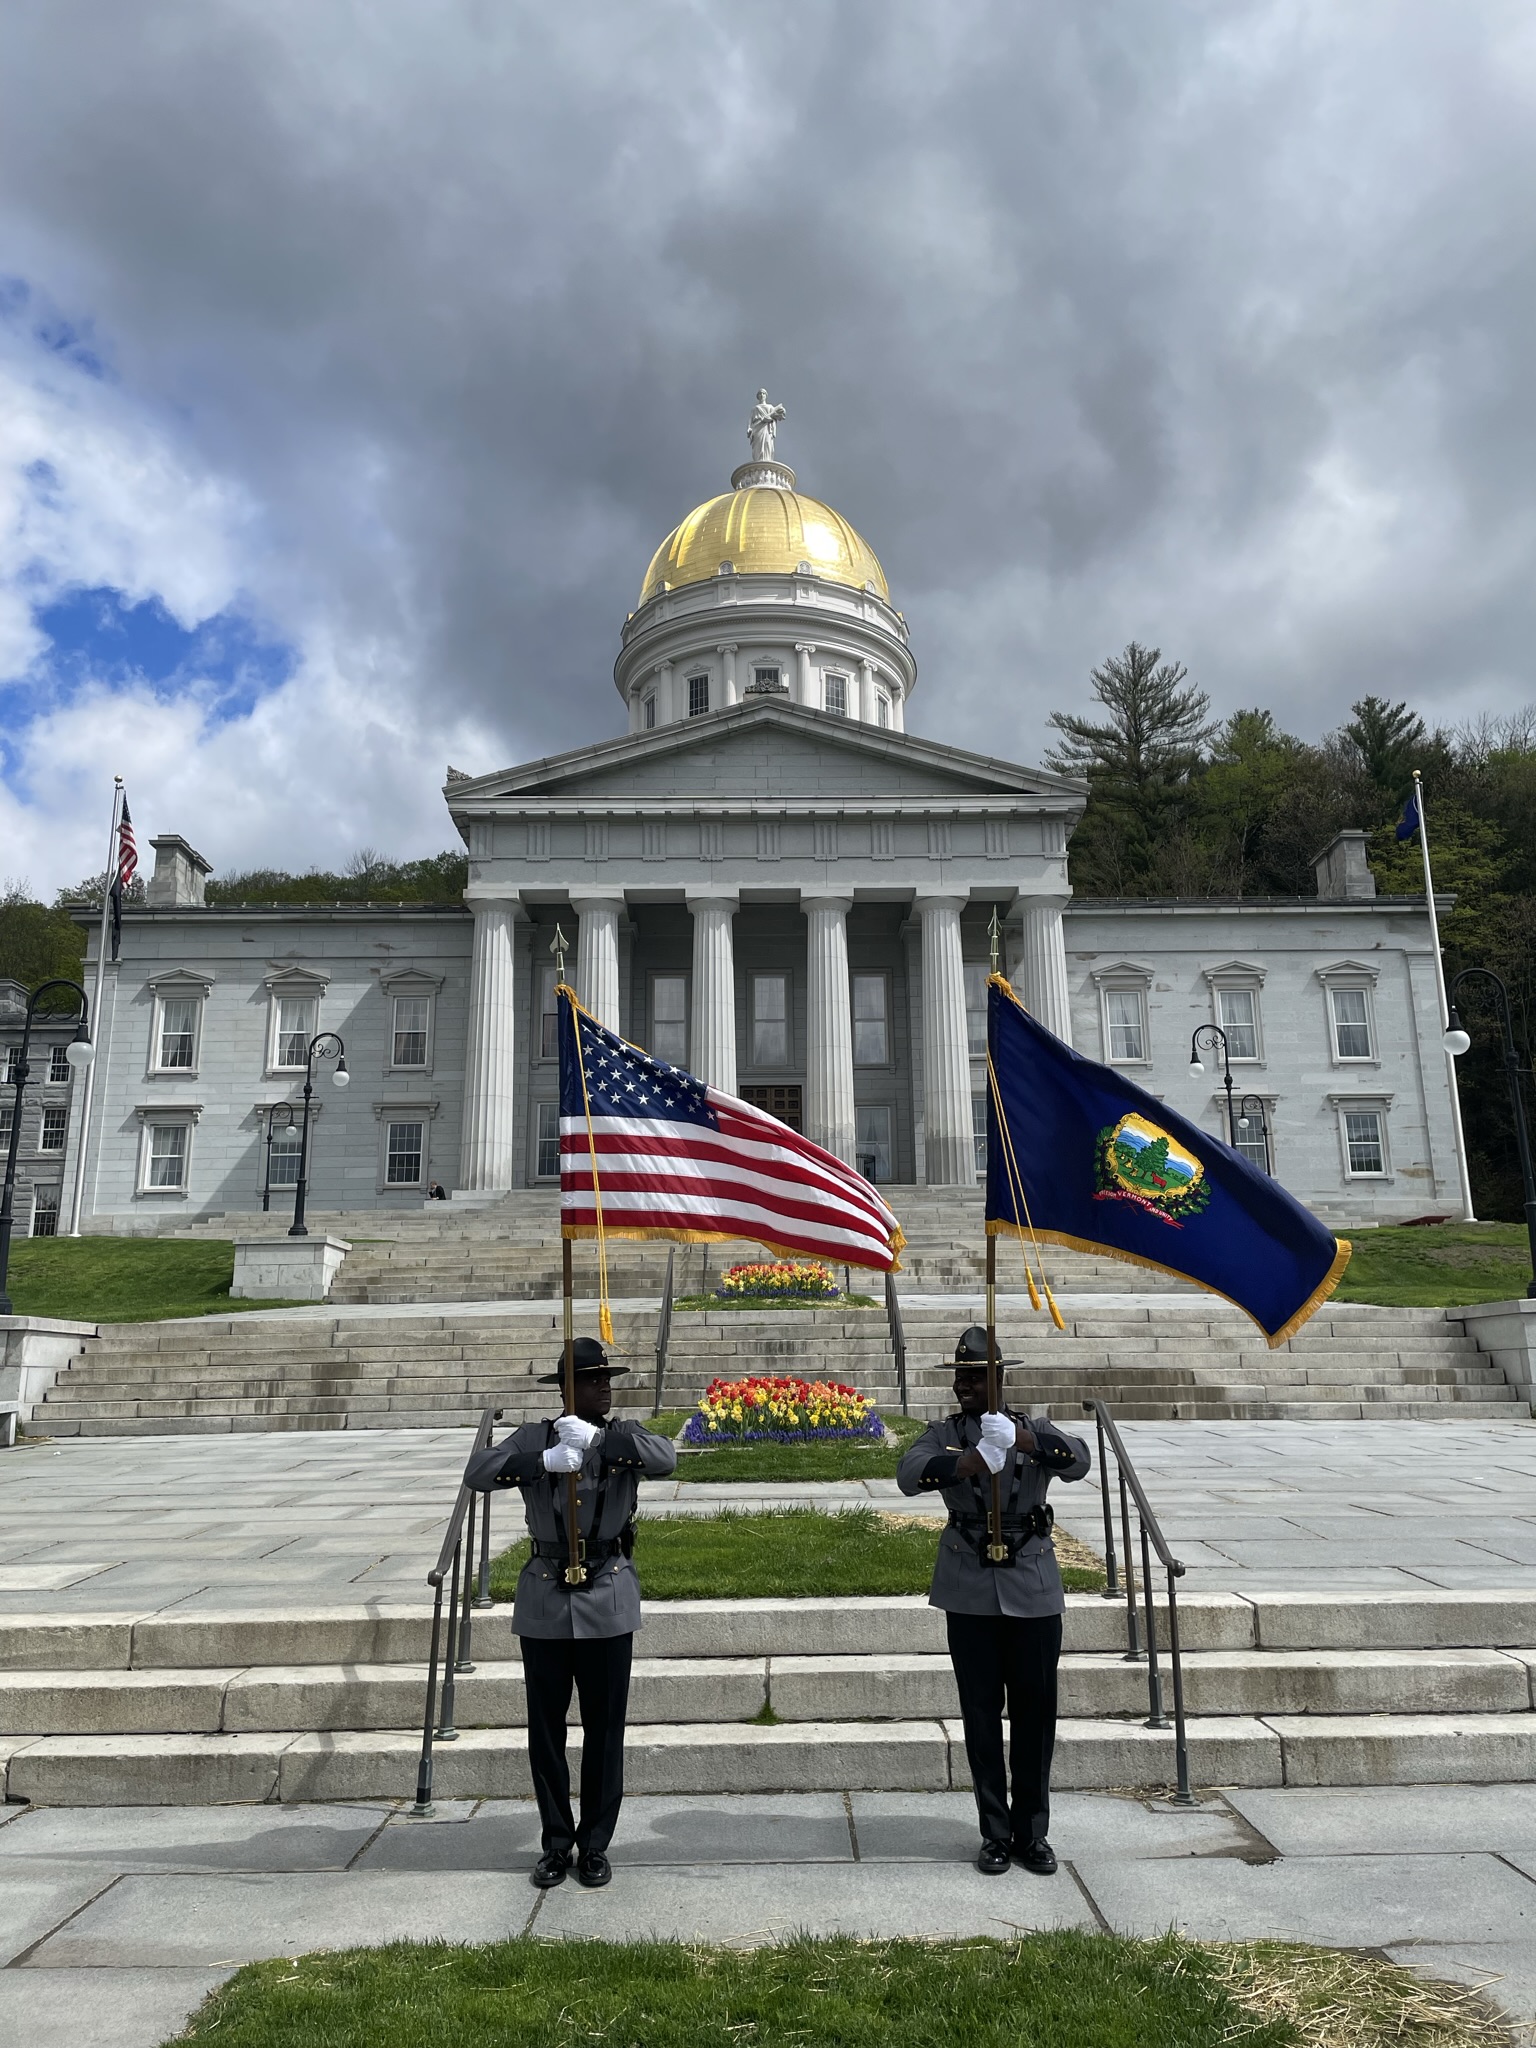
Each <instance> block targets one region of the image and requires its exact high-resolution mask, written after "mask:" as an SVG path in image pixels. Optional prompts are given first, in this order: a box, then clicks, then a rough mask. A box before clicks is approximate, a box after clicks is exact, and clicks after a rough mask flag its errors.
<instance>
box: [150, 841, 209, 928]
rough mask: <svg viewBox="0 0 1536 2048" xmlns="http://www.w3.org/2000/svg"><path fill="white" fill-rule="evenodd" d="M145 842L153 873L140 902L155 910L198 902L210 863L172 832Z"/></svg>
mask: <svg viewBox="0 0 1536 2048" xmlns="http://www.w3.org/2000/svg"><path fill="white" fill-rule="evenodd" d="M149 843H150V845H151V846H152V847H153V848H154V849H155V872H154V873H153V874H152V875H151V876H150V878H149V885H148V887H147V888H146V889H145V891H144V901H145V902H146V903H147V904H150V905H152V906H153V907H154V908H156V909H159V910H184V909H186V908H188V907H189V906H190V905H194V904H201V903H202V902H203V901H204V900H205V899H204V885H205V884H206V882H207V880H208V877H209V876H210V875H211V874H212V873H213V868H212V865H211V863H210V862H208V861H206V860H204V859H203V856H202V855H201V854H200V853H196V852H194V851H193V849H192V848H191V847H190V846H188V844H187V842H186V840H185V839H182V838H181V837H179V836H178V834H176V833H175V832H167V833H166V834H164V836H163V837H162V838H159V839H151V841H150V842H149Z"/></svg>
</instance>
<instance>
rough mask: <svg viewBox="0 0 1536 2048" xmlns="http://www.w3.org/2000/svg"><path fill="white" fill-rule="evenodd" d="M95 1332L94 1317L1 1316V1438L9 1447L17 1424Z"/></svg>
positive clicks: (39, 1400)
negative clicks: (80, 1320) (77, 1320)
mask: <svg viewBox="0 0 1536 2048" xmlns="http://www.w3.org/2000/svg"><path fill="white" fill-rule="evenodd" d="M95 1335H96V1325H95V1324H94V1323H60V1322H54V1321H52V1320H51V1319H50V1318H48V1317H46V1316H0V1443H3V1444H4V1445H5V1446H6V1447H9V1446H10V1445H11V1444H13V1443H14V1442H15V1441H16V1425H17V1424H18V1423H19V1422H29V1421H30V1420H31V1418H32V1415H33V1413H34V1411H35V1410H36V1408H37V1406H38V1404H39V1403H40V1402H41V1400H42V1398H43V1396H44V1394H46V1393H47V1391H48V1389H49V1388H50V1387H51V1386H52V1385H53V1383H54V1381H55V1380H56V1379H57V1378H58V1376H59V1374H60V1373H61V1372H63V1370H64V1369H65V1367H66V1366H67V1365H68V1364H69V1362H70V1360H71V1359H72V1358H75V1357H77V1356H78V1355H79V1353H80V1352H82V1351H83V1350H84V1349H85V1345H86V1340H87V1338H90V1337H94V1336H95Z"/></svg>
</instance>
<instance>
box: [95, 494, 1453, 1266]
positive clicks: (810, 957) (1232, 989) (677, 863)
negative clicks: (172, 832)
mask: <svg viewBox="0 0 1536 2048" xmlns="http://www.w3.org/2000/svg"><path fill="white" fill-rule="evenodd" d="M614 680H615V686H616V688H617V691H618V694H619V698H620V704H621V723H622V726H623V727H624V728H626V729H625V730H623V731H622V732H621V733H620V734H619V735H618V736H616V737H611V738H600V739H596V740H594V741H593V742H592V743H591V744H590V745H587V746H584V747H581V748H578V749H575V750H574V751H572V752H569V753H566V754H561V755H558V756H555V757H553V758H550V759H546V760H541V761H535V762H532V763H528V764H525V765H523V766H520V767H515V768H511V769H507V770H504V771H501V772H499V773H496V774H490V775H481V776H474V777H471V776H465V775H462V774H459V773H457V772H455V771H453V770H450V771H449V777H448V781H447V784H446V786H445V789H444V797H445V801H446V804H447V808H448V812H449V815H450V817H451V818H452V821H453V823H454V826H455V827H456V829H457V831H458V832H459V834H460V836H461V837H462V839H463V842H464V844H465V846H466V848H467V849H468V855H469V885H468V888H467V890H466V891H465V896H464V901H463V902H462V903H461V904H452V905H388V906H378V907H358V906H355V905H349V906H338V907H324V906H315V907H303V908H296V907H292V906H280V907H270V906H262V905H244V906H238V907H236V906H226V905H218V906H210V905H208V904H207V903H206V902H205V901H204V900H203V899H204V883H205V877H206V875H207V873H208V864H207V863H206V861H204V860H203V859H202V857H201V856H200V855H198V854H197V853H195V852H194V851H193V849H192V848H191V847H189V846H188V845H187V844H186V842H185V841H184V840H182V839H180V838H177V837H175V836H165V837H161V838H157V839H154V840H152V841H151V844H152V846H153V847H154V850H155V855H156V865H155V872H154V876H153V878H152V880H151V882H150V884H149V887H148V891H147V900H146V902H145V903H144V905H143V906H142V907H140V908H135V909H133V910H131V911H130V912H129V913H128V915H127V916H126V918H125V922H124V934H123V946H122V956H121V958H120V960H119V961H118V962H117V963H116V964H115V966H112V967H109V969H108V972H107V982H106V994H105V998H104V1003H103V1016H102V1019H101V1020H100V1031H99V1045H100V1051H99V1055H98V1059H97V1072H96V1079H95V1084H94V1086H95V1107H94V1110H93V1115H92V1123H91V1131H90V1135H89V1140H88V1146H87V1154H86V1158H85V1161H84V1182H85V1191H86V1199H85V1218H86V1221H85V1227H86V1228H87V1229H98V1230H100V1229H105V1230H136V1229H149V1230H155V1229H161V1228H164V1227H165V1224H166V1221H167V1219H168V1218H174V1219H176V1220H181V1219H189V1218H192V1217H196V1216H201V1215H206V1214H208V1213H211V1212H216V1211H250V1210H252V1209H255V1208H259V1207H260V1206H261V1202H262V1198H263V1190H264V1189H266V1190H269V1191H272V1193H271V1198H272V1199H274V1200H275V1201H276V1202H277V1203H278V1204H283V1203H285V1202H286V1200H287V1199H288V1191H289V1190H291V1187H292V1182H293V1177H294V1167H295V1158H294V1148H293V1146H292V1143H291V1142H290V1141H289V1140H288V1139H287V1138H286V1137H284V1136H283V1135H282V1133H281V1130H280V1129H278V1126H281V1125H282V1123H283V1122H284V1120H285V1119H286V1116H287V1113H288V1112H287V1109H286V1107H283V1105H287V1104H289V1103H291V1102H292V1101H293V1100H294V1099H295V1098H296V1095H297V1092H298V1087H299V1085H300V1084H301V1083H302V1078H303V1073H302V1069H303V1058H304V1050H305V1048H307V1046H308V1043H309V1041H310V1039H311V1038H312V1037H313V1036H314V1034H315V1033H316V1032H317V1031H321V1030H325V1031H335V1032H337V1033H338V1034H339V1035H340V1036H341V1038H342V1039H343V1040H344V1042H345V1046H346V1059H347V1067H348V1072H349V1078H350V1084H351V1085H350V1086H349V1087H347V1088H346V1089H345V1091H342V1090H338V1089H336V1088H335V1087H334V1086H333V1085H332V1083H331V1079H330V1076H331V1074H332V1071H333V1067H334V1062H332V1061H329V1060H325V1059H321V1060H319V1061H318V1062H317V1066H316V1072H317V1091H316V1098H315V1099H316V1101H317V1103H318V1105H319V1109H318V1114H317V1117H316V1122H315V1128H314V1137H313V1157H312V1172H311V1200H312V1202H313V1204H314V1205H315V1206H316V1207H317V1208H321V1209H343V1208H344V1209H367V1208H370V1207H374V1206H388V1205H398V1204H412V1203H419V1202H420V1201H422V1200H423V1199H424V1198H425V1197H426V1195H427V1193H428V1190H429V1188H430V1185H431V1183H432V1182H433V1181H437V1182H440V1183H441V1184H442V1185H443V1187H444V1188H445V1189H448V1190H450V1191H451V1192H452V1194H453V1196H454V1197H455V1199H459V1200H463V1201H479V1200H484V1199H486V1198H487V1197H489V1196H491V1195H493V1194H494V1193H495V1192H496V1191H498V1190H501V1189H507V1188H514V1187H523V1186H529V1185H538V1184H540V1183H545V1184H551V1185H552V1184H553V1183H554V1181H555V1179H556V1177H557V1164H558V1144H557V1136H558V1133H557V1125H556V1116H557V1073H556V1058H555V1009H554V1000H553V988H554V978H555V963H554V956H553V953H552V950H551V948H552V942H553V940H554V937H555V932H556V929H557V927H559V928H560V929H561V930H563V932H564V934H565V936H566V938H567V939H568V940H569V941H570V955H571V961H572V963H573V966H574V973H573V977H572V978H573V979H574V981H575V984H576V986H577V988H578V990H579V992H580V994H581V996H582V998H583V1000H584V1001H585V1002H586V1004H587V1005H588V1007H589V1008H590V1009H591V1010H592V1011H593V1012H594V1013H595V1014H596V1015H597V1016H598V1017H599V1018H601V1019H602V1020H603V1021H604V1022H605V1023H607V1024H610V1025H612V1026H614V1027H616V1028H617V1029H619V1030H621V1031H622V1032H624V1033H625V1034H626V1035H627V1036H629V1037H631V1038H633V1039H635V1040H637V1041H638V1042H640V1043H642V1044H644V1045H646V1046H648V1047H649V1048H650V1049H651V1050H652V1051H654V1052H656V1053H658V1054H659V1055H661V1056H663V1057H665V1058H667V1059H670V1060H674V1061H677V1062H679V1063H682V1064H686V1065H688V1066H689V1067H691V1068H692V1070H693V1071H694V1072H696V1073H698V1074H700V1075H701V1076H703V1077H704V1078H705V1079H707V1080H708V1081H710V1082H711V1083H713V1084H714V1085H715V1086H717V1087H721V1088H725V1089H729V1090H732V1091H733V1092H737V1093H740V1094H742V1095H745V1096H746V1097H747V1098H748V1099H749V1100H751V1101H754V1102H756V1103H758V1104H760V1105H761V1106H763V1107H766V1108H768V1109H770V1110H772V1111H773V1112H774V1113H775V1114H778V1115H780V1116H782V1117H784V1118H785V1119H786V1121H788V1122H790V1123H792V1124H794V1125H795V1126H796V1127H797V1128H800V1129H803V1130H804V1131H806V1132H807V1133H808V1134H810V1135H811V1136H813V1137H814V1138H816V1139H817V1140H818V1141H819V1142H820V1143H822V1144H823V1145H825V1146H827V1147H828V1148H829V1149H830V1150H831V1151H833V1152H836V1153H837V1154H838V1155H839V1156H841V1157H842V1158H845V1159H847V1160H849V1161H851V1162H853V1163H856V1164H857V1165H858V1166H859V1167H860V1168H861V1169H862V1170H863V1171H865V1172H866V1173H868V1174H870V1175H871V1176H872V1177H874V1178H876V1179H878V1180H881V1181H891V1182H898V1183H899V1182H928V1183H935V1184H945V1185H955V1184H960V1185H964V1184H968V1183H970V1182H972V1181H973V1180H974V1179H975V1177H976V1173H977V1167H978V1162H979V1157H980V1150H981V1143H982V1140H981V1137H980V1129H981V1123H982V1117H981V1105H982V1099H983V1098H982V1068H981V1058H980V1056H981V1054H982V1052H983V1050H984V1035H985V1032H984V1012H985V993H984V991H985V977H986V972H987V950H988V938H987V931H988V926H989V923H990V921H991V919H992V916H993V913H994V911H995V912H996V913H997V914H998V916H999V918H1000V921H1001V925H1002V930H1003V934H1004V943H1005V948H1006V955H1007V967H1008V972H1009V974H1010V976H1011V977H1012V979H1013V981H1014V985H1015V987H1016V988H1017V989H1018V991H1019V993H1020V995H1021V996H1022V998H1023V1000H1024V1001H1025V1002H1026V1003H1027V1004H1028V1005H1029V1007H1030V1008H1031V1009H1032V1010H1033V1011H1034V1012H1035V1014H1036V1015H1037V1016H1039V1017H1040V1018H1041V1019H1042V1021H1043V1022H1045V1023H1046V1024H1047V1025H1048V1026H1049V1027H1050V1028H1051V1029H1052V1030H1053V1031H1056V1032H1057V1033H1058V1034H1059V1035H1061V1036H1062V1037H1065V1038H1069V1039H1070V1040H1071V1041H1072V1042H1073V1043H1074V1044H1075V1045H1076V1046H1077V1047H1078V1048H1079V1049H1080V1050H1082V1051H1083V1052H1085V1053H1087V1054H1088V1055H1089V1056H1090V1057H1092V1058H1095V1059H1100V1060H1104V1061H1107V1062H1109V1063H1111V1064H1113V1065H1116V1066H1119V1067H1123V1068H1124V1069H1125V1070H1126V1071H1127V1072H1128V1073H1131V1074H1133V1075H1134V1076H1135V1078H1136V1079H1137V1080H1138V1081H1139V1082H1141V1083H1142V1085H1144V1086H1145V1087H1147V1088H1148V1089H1150V1090H1151V1092H1152V1093H1154V1094H1155V1095H1158V1096H1160V1097H1162V1098H1164V1099H1166V1100H1167V1101H1169V1102H1170V1103H1172V1104H1173V1105H1175V1106H1176V1107H1178V1108H1179V1109H1181V1110H1183V1111H1184V1112H1185V1113H1186V1114H1189V1115H1192V1116H1194V1117H1195V1118H1196V1119H1197V1120H1198V1121H1200V1122H1202V1123H1204V1124H1205V1125H1206V1126H1207V1127H1208V1128H1210V1129H1211V1130H1213V1131H1218V1130H1223V1129H1224V1128H1225V1117H1226V1097H1225V1091H1224V1090H1223V1089H1222V1088H1221V1087H1220V1086H1219V1085H1217V1086H1215V1087H1214V1088H1213V1068H1212V1065H1211V1063H1210V1060H1209V1056H1207V1064H1206V1072H1205V1074H1204V1075H1202V1076H1192V1075H1191V1073H1190V1035H1191V1033H1192V1031H1193V1030H1194V1029H1195V1028H1196V1027H1197V1026H1198V1025H1200V1024H1209V1023H1215V1024H1218V1025H1220V1026H1221V1027H1222V1029H1223V1031H1224V1032H1225V1033H1226V1037H1227V1044H1228V1050H1229V1052H1230V1054H1231V1059H1232V1074H1233V1079H1234V1086H1235V1089H1236V1092H1237V1095H1238V1098H1239V1099H1240V1100H1241V1099H1242V1098H1247V1118H1248V1120H1247V1124H1246V1125H1245V1126H1244V1127H1243V1128H1242V1129H1241V1130H1240V1131H1239V1140H1240V1142H1241V1143H1243V1144H1244V1145H1245V1146H1246V1147H1247V1148H1248V1149H1249V1150H1250V1151H1251V1152H1252V1154H1253V1156H1254V1157H1255V1158H1257V1159H1259V1160H1260V1162H1261V1163H1265V1164H1267V1165H1268V1167H1269V1168H1270V1170H1272V1171H1273V1172H1274V1173H1275V1174H1276V1175H1277V1176H1278V1177H1279V1178H1280V1179H1281V1180H1282V1181H1283V1182H1284V1183H1285V1184H1286V1185H1287V1186H1288V1187H1290V1188H1291V1189H1292V1190H1293V1191H1294V1192H1295V1193H1296V1194H1297V1195H1299V1196H1300V1197H1301V1198H1302V1199H1303V1200H1304V1201H1306V1202H1308V1203H1309V1204H1311V1205H1312V1206H1313V1207H1315V1208H1316V1209H1317V1210H1318V1211H1319V1212H1320V1213H1322V1214H1324V1215H1326V1216H1328V1217H1329V1218H1330V1219H1333V1220H1355V1221H1361V1220H1372V1219H1380V1220H1386V1219H1390V1218H1395V1217H1407V1216H1417V1215H1423V1214H1428V1213H1447V1212H1450V1211H1452V1210H1454V1209H1455V1207H1456V1206H1457V1188H1458V1169H1457V1161H1456V1156H1455V1149H1454V1135H1453V1121H1452V1111H1451V1096H1450V1081H1449V1078H1448V1074H1447V1064H1446V1060H1445V1057H1444V1055H1443V1053H1442V1051H1441V1049H1440V1044H1439V1036H1440V1025H1439V1017H1438V1012H1437V1008H1436V1001H1435V983H1434V962H1433V955H1432V952H1431V944H1430V936H1429V928H1428V919H1427V915H1426V910H1425V906H1424V903H1423V900H1422V898H1412V897H1407V898H1383V897H1378V896H1377V895H1376V894H1375V889H1374V882H1373V880H1372V877H1371V875H1370V871H1369V868H1368V867H1367V866H1366V863H1365V851H1364V838H1363V835H1361V834H1358V833H1355V834H1349V833H1346V834H1344V835H1342V836H1341V838H1340V839H1339V840H1338V841H1337V842H1335V844H1334V846H1332V847H1330V848H1328V849H1325V850H1324V852H1323V853H1322V854H1321V855H1320V857H1319V863H1318V877H1319V894H1318V896H1317V897H1316V898H1315V899H1311V898H1309V899H1306V900H1296V901H1292V900H1287V901H1283V902H1277V901H1241V902H1239V901H1199V902H1194V901H1173V902H1161V901H1159V902H1152V901H1146V902H1141V901H1136V902H1104V901H1081V902H1074V901H1073V900H1072V891H1071V876H1070V858H1069V842H1070V839H1071V835H1072V831H1073V827H1074V825H1075V824H1076V822H1077V820H1078V818H1079V817H1080V816H1081V813H1082V809H1083V805H1084V801H1085V795H1086V792H1085V788H1084V785H1083V784H1081V783H1080V782H1077V781H1074V780H1072V779H1070V778H1066V777H1063V776H1059V775H1055V774H1052V773H1050V772H1048V771H1046V770H1042V769H1039V768H1033V767H1028V766H1020V765H1018V764H1017V763H1015V762H1013V761H1011V760H1008V759H1002V758H995V757H993V756H990V755H980V754H976V753H971V752H968V751H965V750H963V749H961V748H957V747H953V746H948V745H945V744H943V743H941V742H939V741H935V740H931V739H925V738H921V737H919V736H917V735H915V734H913V733H910V732H908V731H907V729H906V726H907V717H906V708H907V700H908V698H909V697H910V696H911V695H912V693H913V692H914V690H915V689H916V688H917V685H918V674H917V665H916V662H915V660H914V657H913V655H912V652H911V648H910V644H909V640H908V635H907V628H906V623H905V621H904V620H903V618H902V616H901V614H900V612H898V611H897V610H895V609H894V607H893V606H892V604H891V601H890V593H889V591H888V590H887V588H886V583H885V578H884V575H883V572H882V571H881V569H880V565H879V562H878V560H877V558H876V557H875V555H874V553H873V551H872V550H871V549H870V548H869V546H868V544H867V543H866V542H865V541H864V540H863V539H862V538H861V537H860V536H859V535H858V534H857V533H856V532H855V531H854V529H853V528H852V527H851V526H849V524H848V523H847V521H846V520H844V519H842V518H841V517H840V516H839V515H838V514H837V513H835V512H833V511H832V510H831V509H830V508H829V507H827V506H824V505H822V504H820V503H819V502H818V501H816V500H815V499H812V498H809V497H807V496H805V495H804V494H803V493H801V492H798V491H797V490H796V488H795V479H794V474H793V472H792V471H791V470H789V469H787V468H785V467H784V466H783V465H781V464H779V463H777V462H775V461H773V460H771V459H766V458H763V457H761V456H759V458H758V459H755V460H754V461H753V462H750V463H748V464H745V465H743V467H742V468H741V469H739V470H738V471H737V472H736V474H735V476H734V477H733V478H732V488H731V489H730V490H729V491H728V492H725V493H723V494H722V495H721V496H719V497H717V498H715V499H712V500H710V501H708V502H707V503H706V504H704V505H702V506H700V507H699V508H698V509H697V510H696V511H694V512H692V513H690V515H689V516H688V518H687V519H686V520H684V521H683V522H682V523H681V525H679V526H678V527H677V528H676V529H675V531H674V532H673V533H672V534H670V535H669V536H668V538H667V539H666V540H665V541H664V542H663V543H662V545H661V547H660V548H659V549H658V550H657V552H656V555H655V557H654V559H653V561H652V563H651V565H650V567H649V569H648V570H647V572H646V576H645V579H644V582H643V584H642V587H641V594H640V602H639V605H638V607H637V609H636V610H635V611H634V612H632V613H631V614H630V615H629V617H628V619H627V620H626V622H625V624H624V628H623V633H622V636H621V647H620V652H619V656H618V660H617V662H616V665H615V672H614ZM1021 751H1026V749H1021ZM92 943H93V944H94V937H93V940H92ZM1217 1064H1218V1066H1219V1062H1218V1063H1217ZM274 1107H276V1108H277V1110H278V1114H277V1117H276V1118H275V1119H274V1117H273V1115H272V1111H273V1109H274ZM78 1121H79V1119H78V1116H77V1117H75V1118H74V1119H72V1120H71V1127H70V1131H69V1137H68V1143H69V1147H70V1151H71V1155H72V1156H71V1158H70V1159H69V1160H68V1161H66V1162H65V1165H66V1176H67V1175H68V1174H70V1173H72V1171H73V1164H74V1155H75V1154H76V1152H77V1148H78V1145H79V1131H78V1128H77V1125H78Z"/></svg>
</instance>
